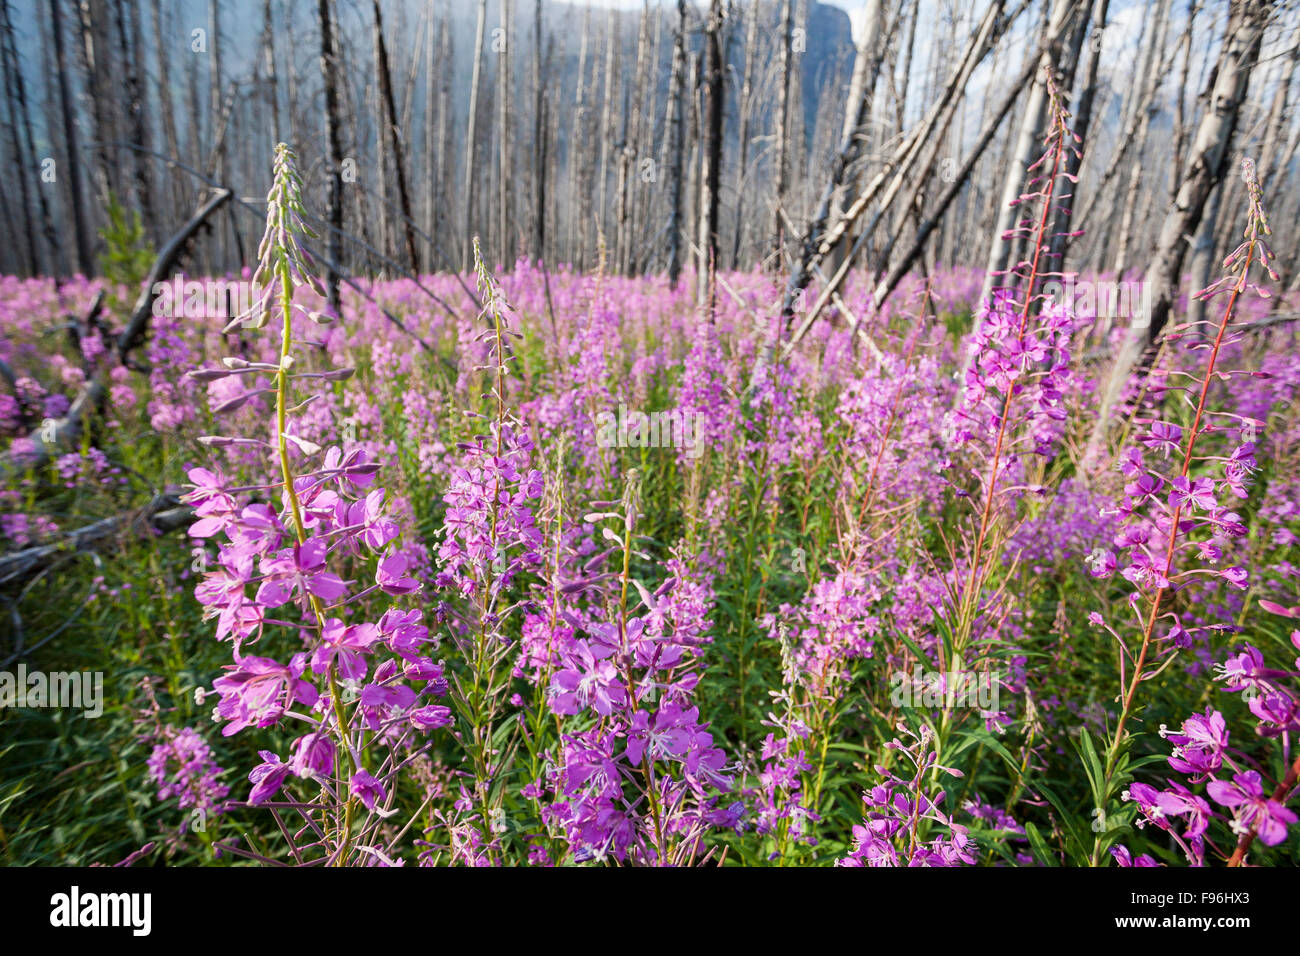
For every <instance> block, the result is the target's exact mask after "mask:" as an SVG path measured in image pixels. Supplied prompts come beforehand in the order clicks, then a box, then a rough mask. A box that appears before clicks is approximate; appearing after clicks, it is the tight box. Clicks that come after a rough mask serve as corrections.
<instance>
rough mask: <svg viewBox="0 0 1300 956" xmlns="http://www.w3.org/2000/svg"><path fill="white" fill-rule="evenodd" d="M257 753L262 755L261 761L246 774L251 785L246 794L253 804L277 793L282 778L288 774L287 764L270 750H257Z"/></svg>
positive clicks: (263, 801)
mask: <svg viewBox="0 0 1300 956" xmlns="http://www.w3.org/2000/svg"><path fill="white" fill-rule="evenodd" d="M258 753H259V754H260V755H261V757H262V763H260V764H258V765H257V766H256V767H254V768H253V769H252V771H250V772H249V774H248V782H249V783H251V784H252V785H253V789H252V790H251V791H250V792H249V794H248V802H249V803H253V804H257V803H265V802H266V801H267V800H270V799H271V798H272V797H273V796H275V795H276V794H277V793H279V792H280V787H281V786H283V785H284V778H285V777H287V776H288V775H289V765H288V764H287V763H282V762H281V761H280V758H279V757H277V756H276V755H275V754H273V753H271V751H269V750H259V751H258Z"/></svg>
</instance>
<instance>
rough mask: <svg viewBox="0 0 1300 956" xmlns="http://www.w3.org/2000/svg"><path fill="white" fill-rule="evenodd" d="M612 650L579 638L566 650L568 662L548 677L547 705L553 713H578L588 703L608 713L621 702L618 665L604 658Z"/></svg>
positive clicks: (597, 711) (600, 712) (622, 697)
mask: <svg viewBox="0 0 1300 956" xmlns="http://www.w3.org/2000/svg"><path fill="white" fill-rule="evenodd" d="M593 645H594V646H595V647H596V651H595V652H593V651H592V646H593ZM612 653H613V651H612V650H611V649H609V648H604V647H602V646H601V645H595V642H591V641H581V642H579V644H578V646H576V647H575V648H574V649H573V650H572V651H571V652H570V653H569V660H568V664H569V666H568V667H566V668H564V669H563V670H561V671H558V672H557V673H556V674H555V675H554V676H553V677H552V678H551V687H552V694H553V697H552V700H551V707H552V709H553V710H554V711H555V712H556V713H557V714H578V713H581V712H582V711H583V710H584V709H586V708H587V707H590V708H591V709H592V710H594V711H595V712H596V713H598V714H600V715H601V716H602V717H608V716H609V715H610V714H612V713H614V708H615V707H616V706H621V705H622V703H623V701H624V699H625V693H624V688H623V685H622V684H621V683H620V682H619V675H618V668H616V667H615V666H614V664H613V662H612V661H610V660H608V658H609V656H610V654H612Z"/></svg>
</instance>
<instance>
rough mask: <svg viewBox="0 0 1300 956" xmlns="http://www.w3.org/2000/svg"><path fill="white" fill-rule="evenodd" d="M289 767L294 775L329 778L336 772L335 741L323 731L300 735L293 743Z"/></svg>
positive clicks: (308, 777)
mask: <svg viewBox="0 0 1300 956" xmlns="http://www.w3.org/2000/svg"><path fill="white" fill-rule="evenodd" d="M289 767H290V768H291V769H292V770H293V773H294V776H296V777H305V778H307V779H315V778H317V777H320V778H328V777H329V776H330V775H331V774H333V773H334V743H333V741H331V740H330V739H329V738H328V737H326V736H325V735H324V734H322V733H319V732H317V733H311V734H308V735H307V736H305V737H299V738H298V740H297V741H296V742H295V743H294V745H293V755H292V756H291V757H290V758H289Z"/></svg>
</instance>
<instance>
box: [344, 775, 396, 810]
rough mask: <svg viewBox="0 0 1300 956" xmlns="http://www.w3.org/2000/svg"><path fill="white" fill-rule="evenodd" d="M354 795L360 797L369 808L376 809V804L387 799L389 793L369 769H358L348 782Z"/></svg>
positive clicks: (349, 788)
mask: <svg viewBox="0 0 1300 956" xmlns="http://www.w3.org/2000/svg"><path fill="white" fill-rule="evenodd" d="M348 790H349V791H350V792H351V794H352V796H354V797H356V798H357V799H359V800H360V801H361V802H362V803H363V804H365V807H366V809H367V810H373V809H375V804H376V803H379V802H382V801H383V800H385V799H387V797H388V794H387V792H386V791H385V790H384V787H383V784H381V783H380V782H379V781H378V780H376V779H375V778H374V777H372V776H371V775H370V771H369V770H358V771H357V772H356V773H354V774H353V775H352V780H351V782H350V783H349V784H348Z"/></svg>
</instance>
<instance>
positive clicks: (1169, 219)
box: [1089, 0, 1272, 453]
mask: <svg viewBox="0 0 1300 956" xmlns="http://www.w3.org/2000/svg"><path fill="white" fill-rule="evenodd" d="M1271 6H1272V3H1271V0H1232V5H1231V7H1230V9H1229V13H1228V22H1227V26H1226V27H1225V29H1224V35H1223V44H1222V46H1221V47H1220V49H1219V55H1218V60H1217V62H1216V63H1215V66H1214V73H1213V77H1212V79H1211V83H1210V88H1209V90H1207V98H1206V110H1205V113H1204V115H1203V116H1202V117H1201V122H1200V125H1199V126H1198V127H1197V130H1196V137H1195V139H1194V140H1193V141H1192V150H1191V155H1190V157H1189V161H1188V163H1187V167H1186V174H1185V176H1184V179H1183V181H1182V183H1181V184H1180V185H1179V187H1178V194H1177V195H1176V196H1175V197H1174V199H1173V202H1172V203H1170V205H1169V208H1168V209H1167V210H1166V212H1165V216H1164V221H1163V224H1162V226H1161V228H1160V235H1159V239H1158V240H1157V243H1156V253H1155V258H1154V264H1153V267H1152V269H1151V271H1150V272H1148V273H1147V277H1146V281H1147V282H1150V283H1151V284H1152V292H1151V296H1150V301H1151V314H1150V315H1149V316H1142V317H1141V321H1140V322H1134V324H1133V326H1132V328H1130V330H1129V334H1128V337H1127V339H1126V340H1125V342H1124V345H1123V346H1122V347H1121V349H1120V351H1119V354H1118V355H1117V356H1116V359H1115V367H1114V368H1113V369H1112V371H1111V375H1110V380H1109V382H1108V383H1107V386H1106V392H1105V395H1104V396H1103V399H1102V405H1101V409H1100V414H1099V415H1098V417H1097V423H1096V425H1095V426H1094V428H1093V433H1092V438H1091V440H1090V442H1089V452H1090V453H1095V452H1096V451H1097V450H1098V449H1099V448H1100V444H1101V442H1102V440H1103V439H1104V437H1105V431H1106V423H1107V419H1108V418H1109V413H1110V409H1111V408H1112V407H1114V404H1115V402H1116V401H1117V400H1118V398H1119V393H1120V391H1121V390H1122V389H1123V387H1124V384H1125V383H1126V382H1127V381H1128V377H1129V375H1130V374H1131V372H1132V371H1133V369H1134V368H1135V367H1136V366H1137V364H1138V363H1139V361H1140V360H1141V359H1142V357H1143V354H1144V353H1146V354H1148V355H1149V354H1150V353H1151V350H1153V348H1154V346H1155V345H1156V344H1157V343H1158V342H1159V341H1160V337H1161V334H1162V333H1163V331H1164V327H1165V324H1166V322H1167V321H1168V319H1169V313H1170V310H1171V309H1172V308H1173V304H1174V300H1175V299H1177V297H1178V288H1179V285H1180V283H1181V281H1182V275H1183V260H1184V259H1185V257H1186V255H1187V237H1188V236H1194V235H1196V232H1197V229H1198V228H1199V226H1200V224H1201V219H1202V216H1203V215H1204V212H1205V205H1206V201H1207V200H1208V199H1209V197H1210V193H1211V192H1212V191H1213V190H1214V187H1215V186H1216V185H1218V184H1219V183H1220V182H1222V180H1223V178H1224V175H1225V173H1226V171H1227V168H1228V165H1229V160H1230V158H1231V156H1230V151H1229V146H1230V144H1231V142H1232V137H1233V133H1234V132H1235V130H1236V127H1237V120H1238V118H1239V116H1240V113H1241V107H1242V104H1243V103H1244V102H1245V99H1246V88H1247V86H1248V85H1249V83H1250V74H1251V71H1252V70H1253V69H1254V67H1255V64H1256V62H1257V61H1258V59H1259V49H1260V44H1261V42H1262V39H1263V36H1264V26H1265V23H1266V22H1267V20H1268V14H1269V9H1270V7H1271Z"/></svg>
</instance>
